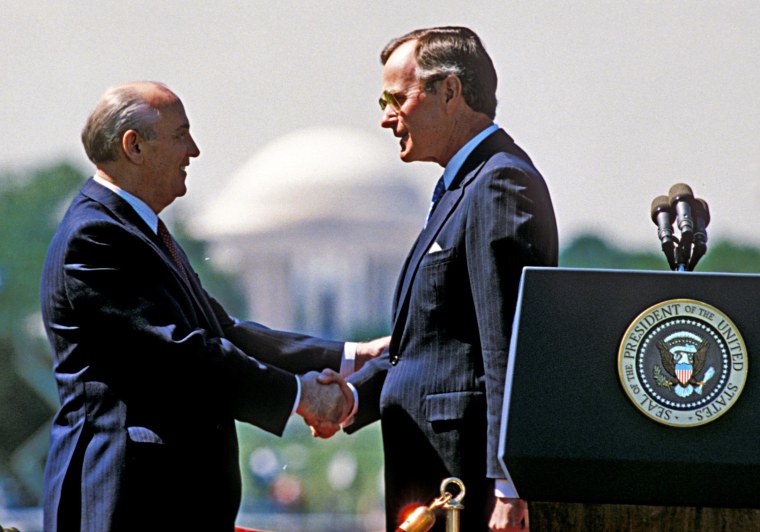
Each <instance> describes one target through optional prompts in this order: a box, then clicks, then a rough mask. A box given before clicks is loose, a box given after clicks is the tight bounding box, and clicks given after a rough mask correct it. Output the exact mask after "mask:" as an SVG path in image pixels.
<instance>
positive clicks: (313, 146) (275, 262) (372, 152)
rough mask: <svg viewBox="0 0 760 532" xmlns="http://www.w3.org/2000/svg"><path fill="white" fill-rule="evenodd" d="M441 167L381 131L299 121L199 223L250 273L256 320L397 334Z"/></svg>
mask: <svg viewBox="0 0 760 532" xmlns="http://www.w3.org/2000/svg"><path fill="white" fill-rule="evenodd" d="M439 172H440V169H439V168H435V167H434V166H433V165H422V164H420V165H407V164H404V163H402V162H400V161H399V160H398V155H397V153H396V152H395V151H393V150H392V149H389V143H388V139H384V138H383V137H381V136H380V135H379V134H378V135H374V134H370V133H367V132H364V131H360V130H359V131H357V130H353V129H347V128H337V127H322V128H310V129H305V130H299V131H296V132H293V133H290V134H288V135H286V136H284V137H281V138H279V139H277V140H275V141H273V142H271V143H270V144H268V145H265V146H264V147H263V148H261V149H260V150H259V151H258V152H257V153H255V154H254V155H253V156H252V157H251V159H250V160H249V161H248V162H247V163H246V164H244V165H243V167H242V168H241V169H240V170H239V171H238V172H237V173H236V174H234V175H233V176H232V177H231V178H230V179H229V180H227V182H226V183H227V184H226V185H225V186H224V187H223V188H222V189H221V190H220V191H219V192H218V193H217V194H215V197H214V198H213V200H212V201H211V202H210V203H209V204H208V205H207V206H206V207H205V210H204V211H203V212H201V213H200V215H199V216H198V217H196V218H195V219H194V220H193V221H192V222H193V224H192V226H191V228H192V229H193V232H194V233H195V234H196V235H197V236H199V237H201V238H203V239H205V240H207V241H208V242H209V244H210V253H211V256H212V258H213V261H214V264H215V265H216V266H217V267H223V268H225V269H227V270H229V271H230V272H231V273H234V274H235V275H237V276H238V278H239V279H240V280H241V281H242V283H243V286H244V287H245V290H246V296H247V304H248V309H247V310H248V312H247V313H246V315H245V318H248V319H252V320H255V321H259V322H261V323H264V324H266V325H268V326H270V327H274V328H282V329H288V330H294V331H301V332H306V333H310V334H317V335H322V336H326V337H334V338H344V337H346V336H348V335H356V334H359V333H361V332H364V331H371V332H372V333H375V332H384V331H385V332H387V331H389V327H390V313H391V303H392V301H391V299H392V296H393V289H394V287H395V283H396V278H397V276H398V274H399V271H400V268H401V266H402V263H403V261H404V258H405V257H406V254H407V252H408V251H409V248H410V247H411V245H412V243H413V242H414V239H415V238H416V236H417V234H418V233H419V230H420V229H421V227H422V224H423V223H424V219H425V216H426V213H427V209H428V206H429V195H430V193H431V191H432V189H433V187H434V184H435V180H436V179H437V177H438V173H439Z"/></svg>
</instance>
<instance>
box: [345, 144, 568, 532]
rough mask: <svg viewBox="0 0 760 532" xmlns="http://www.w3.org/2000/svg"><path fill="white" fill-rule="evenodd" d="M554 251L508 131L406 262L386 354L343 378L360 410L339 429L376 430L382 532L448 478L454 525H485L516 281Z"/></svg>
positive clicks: (470, 163)
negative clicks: (456, 516)
mask: <svg viewBox="0 0 760 532" xmlns="http://www.w3.org/2000/svg"><path fill="white" fill-rule="evenodd" d="M434 244H437V245H435V246H434ZM557 253H558V244H557V226H556V221H555V217H554V211H553V207H552V203H551V199H550V196H549V192H548V190H547V187H546V184H545V183H544V180H543V178H542V177H541V175H540V173H539V172H538V170H536V168H535V167H534V166H533V164H532V162H531V161H530V159H529V157H528V156H527V155H526V154H525V152H523V151H522V150H521V149H520V148H519V147H518V146H516V145H515V143H514V142H513V140H512V139H511V138H510V137H509V135H507V134H506V133H505V132H504V131H502V130H499V131H496V132H494V133H493V134H492V135H490V136H489V137H487V138H486V139H485V140H484V141H483V142H482V143H481V144H480V145H479V146H478V147H476V149H475V150H474V151H473V152H472V153H471V154H470V156H469V157H468V158H467V160H466V161H465V163H464V165H463V166H462V168H461V170H460V171H459V172H458V174H457V176H456V177H455V178H454V180H453V182H452V184H451V186H450V187H449V189H448V190H447V192H446V193H445V194H444V195H443V197H442V198H441V200H440V202H439V203H438V205H437V206H436V208H435V210H434V211H433V213H432V215H431V218H430V221H429V223H428V225H427V227H426V228H425V229H423V231H422V232H421V233H420V235H419V237H418V239H417V242H416V243H415V244H414V246H413V247H412V250H411V252H410V253H409V255H408V257H407V259H406V262H405V264H404V266H403V268H402V270H401V275H400V277H399V280H398V284H397V288H396V293H395V297H394V304H393V308H394V312H393V334H392V340H391V344H390V347H389V353H388V355H387V356H384V357H383V358H381V359H378V360H376V361H373V362H372V363H370V364H368V365H367V366H365V368H363V369H362V371H360V372H358V373H357V374H355V375H354V376H353V377H351V378H350V379H349V380H350V381H351V382H352V383H353V384H354V385H355V386H356V388H357V391H358V393H359V411H358V413H357V416H356V417H355V419H354V423H353V424H352V425H351V426H350V427H349V429H348V430H349V431H354V430H357V429H359V428H361V427H362V426H364V425H366V424H367V423H371V422H372V421H374V420H376V419H378V418H380V419H381V422H382V432H383V442H384V450H385V472H386V506H387V520H388V522H387V526H388V529H389V530H393V529H394V526H395V525H397V524H398V523H399V519H400V516H399V514H400V512H402V511H403V508H404V507H405V505H408V504H410V503H412V502H417V503H424V504H427V503H429V502H431V500H432V499H433V498H434V497H436V496H438V495H439V494H440V492H439V486H440V483H441V481H442V480H443V479H444V478H446V477H448V476H452V475H453V476H456V477H459V478H460V479H462V480H463V482H464V484H465V488H466V499H464V501H463V502H464V505H465V508H466V509H465V510H464V511H463V512H462V519H463V521H462V529H463V530H468V531H476V530H486V529H487V526H486V525H487V515H489V514H490V509H491V508H492V505H493V501H494V496H493V482H492V481H489V480H488V479H489V478H490V479H496V478H503V477H504V473H503V472H502V471H501V469H500V467H499V463H498V459H497V451H498V439H499V424H500V420H501V409H502V401H503V394H504V380H505V375H506V364H507V351H508V347H509V342H510V335H511V332H512V318H513V315H514V311H515V304H516V300H517V291H518V285H519V280H520V275H521V273H522V269H523V267H524V266H533V265H536V266H538V265H540V266H553V265H556V264H557ZM439 521H440V522H439V524H438V525H437V526H442V525H443V518H442V519H440V520H439Z"/></svg>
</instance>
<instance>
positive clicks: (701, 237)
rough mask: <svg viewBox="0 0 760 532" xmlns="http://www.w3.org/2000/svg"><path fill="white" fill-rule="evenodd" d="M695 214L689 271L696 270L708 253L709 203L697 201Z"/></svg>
mask: <svg viewBox="0 0 760 532" xmlns="http://www.w3.org/2000/svg"><path fill="white" fill-rule="evenodd" d="M693 214H694V221H695V222H696V223H695V228H694V251H693V252H692V255H691V260H690V261H689V268H688V269H689V271H692V270H694V267H695V266H696V265H697V262H699V259H701V258H702V257H703V256H704V254H705V253H706V252H707V226H708V225H710V208H709V207H708V206H707V202H706V201H705V200H703V199H700V198H697V199H695V200H694V209H693Z"/></svg>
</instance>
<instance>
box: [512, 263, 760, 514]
mask: <svg viewBox="0 0 760 532" xmlns="http://www.w3.org/2000/svg"><path fill="white" fill-rule="evenodd" d="M671 300H686V301H698V302H702V303H705V304H706V305H709V306H712V307H714V308H716V309H720V311H722V312H723V313H724V314H725V315H726V316H728V317H729V318H730V320H731V321H732V322H733V325H734V326H735V327H736V330H737V331H739V332H740V333H741V336H742V337H743V341H744V345H743V347H744V348H745V349H746V353H745V355H746V358H745V363H746V368H745V369H746V374H745V380H744V382H743V388H742V390H741V393H740V395H739V396H738V397H736V399H735V401H734V402H733V404H731V406H730V408H724V407H721V406H720V405H716V406H715V407H714V410H715V412H714V414H719V415H715V419H714V420H713V419H706V417H707V416H712V415H713V413H711V412H712V411H711V410H704V411H702V412H700V413H699V414H698V415H697V416H693V421H694V422H695V423H696V422H699V423H701V424H698V425H695V426H674V425H668V424H666V423H663V422H657V421H655V420H653V419H652V418H651V417H650V416H647V415H645V413H644V412H643V411H642V409H646V408H649V406H648V403H647V402H646V400H644V401H642V404H638V405H637V404H636V403H635V402H634V400H633V399H632V398H631V397H630V394H629V393H628V392H627V391H626V388H625V387H624V385H623V383H622V382H621V377H620V376H619V371H618V367H619V364H618V356H619V350H620V347H621V342H622V341H623V339H624V337H625V336H626V333H627V332H629V327H631V324H632V323H634V322H635V320H636V319H637V317H639V316H641V315H642V313H644V312H645V311H647V309H650V308H652V307H654V306H656V305H658V304H661V303H662V302H664V301H671ZM513 336H514V337H513V340H512V349H511V352H510V361H509V365H510V369H509V374H508V390H507V393H506V394H505V402H504V403H505V409H504V423H503V424H502V425H503V426H502V438H501V448H500V454H501V459H502V460H503V464H504V465H505V468H506V470H507V471H508V472H509V475H510V476H511V478H512V480H513V481H514V483H515V486H516V488H517V491H518V492H519V494H520V496H521V497H522V498H525V499H527V500H534V501H553V502H586V503H600V504H647V505H662V506H716V507H737V508H741V507H746V508H760V384H758V380H757V378H756V373H757V371H758V365H760V361H758V356H759V354H760V276H755V275H728V274H725V275H723V274H700V273H693V272H690V273H679V272H640V271H612V270H575V269H562V268H527V269H526V270H525V271H524V273H523V279H522V284H521V293H520V302H519V303H518V309H517V313H516V321H515V332H514V335H513ZM673 336H677V335H673ZM674 341H675V340H674ZM694 350H695V348H694V347H692V351H694ZM729 355H730V353H729ZM661 378H662V377H661ZM715 378H718V377H717V376H716V377H715ZM692 382H694V381H692ZM642 405H643V406H642ZM651 408H652V409H654V408H658V407H657V405H653V406H651ZM662 415H663V416H669V417H671V420H670V421H673V419H672V418H673V415H672V412H671V413H668V411H667V410H663V411H662ZM662 421H665V422H667V421H668V420H664V419H663V420H662Z"/></svg>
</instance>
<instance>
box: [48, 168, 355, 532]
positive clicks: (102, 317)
mask: <svg viewBox="0 0 760 532" xmlns="http://www.w3.org/2000/svg"><path fill="white" fill-rule="evenodd" d="M181 260H182V262H183V263H184V266H185V270H186V271H187V272H189V273H190V275H189V277H190V278H189V279H185V278H183V276H182V275H181V274H180V273H179V270H178V268H177V267H176V265H175V264H174V263H173V262H172V261H171V259H170V258H169V255H168V252H167V251H165V249H164V248H163V247H162V246H161V245H160V244H159V240H158V238H157V237H156V235H155V234H153V233H152V232H151V231H150V230H149V229H148V227H147V226H146V225H145V223H144V222H143V221H142V219H141V218H140V217H139V216H138V215H137V214H136V213H135V212H134V210H133V209H132V207H131V206H130V205H129V204H127V203H126V202H125V201H124V200H122V199H121V198H119V197H118V196H117V195H116V194H114V193H113V192H111V191H110V190H108V189H106V188H105V187H103V186H101V185H99V184H97V183H95V182H94V181H92V180H88V181H87V183H85V185H84V186H83V188H82V190H81V191H80V193H79V195H78V196H77V197H76V198H75V199H74V200H73V202H72V204H71V206H70V207H69V210H68V211H67V213H66V215H65V216H64V218H63V220H62V222H61V224H60V226H59V228H58V231H57V233H56V235H55V236H54V238H53V240H52V242H51V244H50V248H49V251H48V256H47V258H46V262H45V267H44V272H43V278H42V285H41V303H42V313H43V319H44V322H45V326H46V329H47V333H48V336H49V339H50V343H51V346H52V348H53V353H54V370H55V377H56V381H57V386H58V392H59V397H60V401H61V408H60V410H59V411H58V413H57V415H56V416H55V419H54V422H53V426H52V429H51V433H50V436H51V438H50V452H49V456H48V461H47V465H46V470H45V478H44V510H45V514H44V520H45V530H46V531H49V532H53V531H59V530H60V531H62V532H69V531H74V530H87V531H92V532H104V531H112V530H144V529H149V530H173V529H176V528H177V527H180V526H191V527H192V528H193V529H197V530H226V531H232V530H233V528H234V522H235V517H236V515H237V511H238V506H239V503H240V472H239V465H238V453H237V437H236V434H235V427H234V420H236V419H237V420H241V421H245V422H248V423H252V424H254V425H256V426H258V427H260V428H263V429H264V430H267V431H269V432H273V433H276V434H281V433H282V431H283V429H284V427H285V424H286V422H287V420H288V418H289V416H290V413H291V409H292V407H293V403H294V401H295V394H296V382H295V379H294V377H293V375H292V373H290V372H305V371H308V370H311V369H320V368H323V367H331V368H333V369H336V370H338V369H339V365H340V360H341V353H342V348H343V344H342V343H338V342H328V341H322V340H318V339H314V338H308V337H303V336H300V335H297V334H292V333H285V332H278V331H272V330H270V329H267V328H266V327H264V326H262V325H258V324H255V323H250V322H239V321H237V320H234V319H233V318H231V317H230V316H229V315H228V314H227V313H226V312H225V311H224V309H223V308H222V307H221V306H220V305H219V303H218V302H216V301H215V300H214V299H213V298H212V297H210V296H209V295H208V294H207V293H206V292H205V291H204V290H203V288H202V287H201V284H200V281H199V279H198V277H197V275H196V274H195V272H193V270H192V268H191V266H190V264H189V262H188V261H187V258H186V257H185V256H184V254H182V253H181ZM254 356H255V357H256V358H253V357H254ZM273 364H276V365H277V366H279V369H278V368H277V367H274V365H273ZM182 520H186V521H187V522H182Z"/></svg>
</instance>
